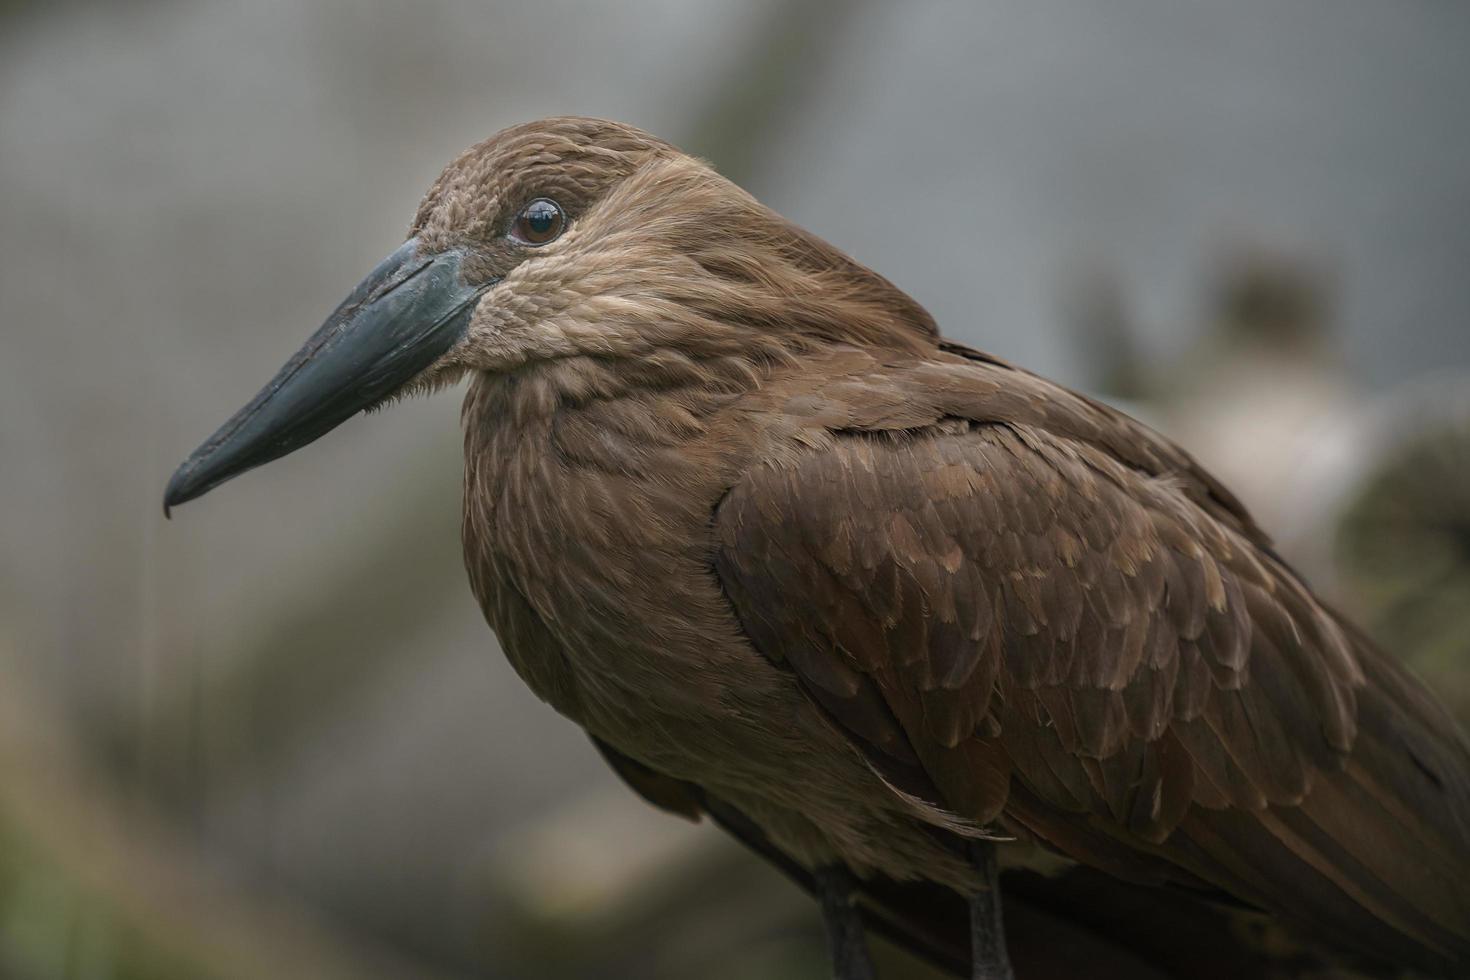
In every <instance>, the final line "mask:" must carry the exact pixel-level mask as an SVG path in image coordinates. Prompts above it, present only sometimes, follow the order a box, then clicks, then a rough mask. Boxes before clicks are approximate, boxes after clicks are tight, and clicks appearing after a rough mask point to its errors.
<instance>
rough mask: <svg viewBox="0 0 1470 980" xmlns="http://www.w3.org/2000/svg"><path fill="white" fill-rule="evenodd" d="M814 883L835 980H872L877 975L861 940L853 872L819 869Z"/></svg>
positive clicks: (861, 931) (844, 869)
mask: <svg viewBox="0 0 1470 980" xmlns="http://www.w3.org/2000/svg"><path fill="white" fill-rule="evenodd" d="M816 882H817V895H818V897H819V898H821V900H822V919H823V921H824V922H825V923H826V925H827V940H828V942H829V943H830V945H831V947H832V976H833V977H834V978H835V980H874V978H875V976H876V974H874V973H873V961H872V959H870V958H869V956H868V944H867V941H866V940H865V939H864V938H863V919H862V916H861V915H860V914H859V913H858V910H857V900H856V892H857V882H856V880H854V878H853V876H852V872H851V871H849V870H847V868H845V867H842V866H840V865H833V866H830V867H826V868H819V869H817V872H816Z"/></svg>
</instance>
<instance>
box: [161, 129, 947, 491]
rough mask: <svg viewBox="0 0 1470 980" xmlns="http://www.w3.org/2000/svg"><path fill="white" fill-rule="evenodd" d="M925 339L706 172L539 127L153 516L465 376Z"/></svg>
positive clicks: (633, 141) (779, 222)
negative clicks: (379, 409) (385, 406)
mask: <svg viewBox="0 0 1470 980" xmlns="http://www.w3.org/2000/svg"><path fill="white" fill-rule="evenodd" d="M935 334H936V331H935V328H934V324H933V321H932V320H931V319H930V318H929V316H928V314H927V313H925V312H924V310H923V309H922V308H921V307H920V306H919V305H918V304H917V303H915V302H914V301H913V300H911V299H909V297H908V296H906V295H905V294H904V293H902V292H901V291H899V290H898V289H897V288H895V287H893V286H892V285H891V284H889V283H888V282H887V280H885V279H883V278H882V277H880V276H878V275H876V274H875V273H872V272H870V271H869V270H867V269H865V268H863V267H862V266H860V265H858V264H857V263H856V262H854V261H852V260H851V259H849V258H848V257H847V256H845V255H843V254H842V253H841V252H839V251H838V250H837V249H835V248H833V247H832V246H830V245H828V244H827V243H826V242H824V241H822V240H821V239H819V238H817V237H816V236H814V235H811V234H809V233H808V232H805V231H803V230H802V229H800V228H798V227H797V226H795V225H793V224H791V223H790V222H788V221H786V220H785V219H784V218H782V217H781V216H780V215H778V214H776V213H775V212H773V211H771V210H770V209H768V208H766V207H764V206H763V205H761V204H760V203H759V202H757V201H756V200H755V199H754V198H752V197H751V196H750V195H748V194H746V193H745V192H744V191H742V190H740V189H739V188H738V187H736V186H735V185H734V184H732V183H730V182H729V181H728V180H725V179H724V178H723V177H721V176H720V175H719V174H717V173H716V172H715V171H714V170H713V169H711V168H710V167H709V166H708V165H706V164H705V163H703V162H702V161H699V160H696V159H694V158H692V157H690V156H687V155H685V154H684V153H682V152H680V151H679V150H677V149H675V148H674V147H673V146H670V145H669V144H668V143H665V142H663V141H661V140H659V139H656V138H654V137H652V136H649V135H647V134H645V133H642V132H640V131H638V130H636V129H633V128H632V127H629V126H624V125H621V124H618V123H612V122H606V121H603V120H597V119H580V118H560V119H548V120H542V121H540V122H536V123H530V124H527V125H523V126H517V127H514V128H511V129H507V130H504V131H503V132H501V133H498V134H496V135H495V136H493V137H491V138H490V139H488V140H486V141H484V142H483V143H480V144H477V145H476V146H474V147H471V148H470V149H469V150H468V151H466V152H465V153H464V154H462V155H461V156H460V157H459V158H458V159H456V160H455V161H453V162H452V163H451V164H450V165H449V166H448V167H447V168H446V169H445V170H444V172H443V173H442V174H441V175H440V176H439V179H438V180H436V181H435V182H434V185H433V186H432V187H431V188H430V189H429V191H428V193H427V194H426V195H425V196H424V199H423V201H422V203H421V204H420V205H419V209H418V213H417V214H416V215H415V217H414V220H413V224H412V226H411V227H410V229H409V236H408V239H407V241H405V242H404V243H403V244H402V245H401V246H399V247H398V249H397V250H396V251H394V252H393V254H391V255H390V256H388V258H386V259H384V260H383V261H382V262H381V263H379V265H378V267H377V268H376V269H374V270H373V271H372V272H371V273H369V274H368V276H367V278H366V279H364V280H363V281H362V282H361V283H360V284H359V285H358V286H357V288H356V289H354V290H353V291H352V292H351V293H350V294H349V295H348V297H347V298H346V299H345V300H343V302H342V304H341V305H340V306H338V307H337V309H336V310H335V311H334V312H333V313H332V315H331V316H329V317H328V318H327V320H326V322H325V323H324V324H323V325H322V326H321V327H320V328H319V329H318V330H317V331H316V333H314V334H313V335H312V336H311V338H310V339H309V340H307V342H306V344H305V345H304V346H303V347H302V348H301V349H300V350H299V351H297V352H296V354H295V355H294V356H293V357H292V358H291V359H290V360H289V361H288V362H287V363H286V365H285V366H284V367H283V368H282V369H281V370H280V372H279V373H278V374H277V375H276V377H275V378H274V379H272V380H271V382H270V383H269V384H268V385H266V386H265V388H263V389H262V390H261V391H260V392H259V393H258V394H257V395H256V396H255V397H254V398H253V399H252V400H251V401H250V403H249V404H247V405H246V406H245V407H244V408H242V409H241V410H240V411H239V412H237V413H236V414H235V415H234V417H233V418H231V419H230V420H229V421H228V422H226V423H225V424H224V425H223V426H222V427H221V428H220V429H219V430H218V431H217V432H216V433H215V434H214V435H212V436H210V438H209V439H208V440H207V441H206V442H205V443H204V444H203V445H202V446H200V447H199V448H198V449H196V450H195V451H194V452H193V453H192V454H190V456H189V458H188V459H187V460H185V462H184V464H183V465H182V466H180V467H179V469H178V470H177V471H176V472H175V473H174V475H173V478H172V479H171V480H170V481H169V484H168V489H167V490H166V492H165V495H164V507H165V511H166V510H167V509H168V508H169V507H171V506H173V505H175V504H180V503H183V502H185V501H187V500H192V499H193V498H195V497H198V496H200V495H201V494H203V493H205V492H207V491H208V490H210V489H211V488H213V487H215V486H218V485H219V484H221V483H223V482H224V481H226V480H228V479H230V478H232V477H234V476H237V475H238V474H240V473H243V472H245V471H246V470H249V469H252V468H254V467H256V466H260V465H262V464H264V463H267V462H270V461H271V460H273V459H277V458H279V457H281V456H284V455H285V454H287V453H290V452H292V451H294V450H296V449H298V448H300V447H302V446H304V445H306V444H307V443H309V442H312V441H313V440H315V439H317V438H319V437H320V436H322V435H324V434H325V433H326V432H328V431H329V430H331V429H333V428H335V427H336V426H337V425H338V424H340V423H341V422H343V421H345V420H346V419H348V418H350V417H351V416H353V415H355V414H357V413H358V412H361V411H364V410H366V409H370V408H373V407H376V406H378V405H380V404H382V403H383V402H385V401H389V400H391V399H393V398H396V397H400V396H402V395H404V394H408V393H412V392H415V391H422V390H429V389H433V388H435V387H438V386H440V385H443V384H447V383H450V382H452V381H454V380H456V379H457V378H459V377H460V376H461V375H463V374H464V373H465V372H467V371H479V372H488V373H505V372H511V371H516V370H518V369H521V368H523V367H525V366H527V365H530V364H536V363H542V362H547V361H552V360H557V359H571V358H583V359H586V358H591V359H595V360H597V361H598V362H600V363H603V364H606V365H611V366H612V367H613V368H614V369H616V367H617V366H618V365H620V364H622V365H627V366H628V367H629V368H631V367H632V366H633V365H634V364H637V363H640V362H647V361H649V360H656V359H662V362H663V363H668V362H670V361H672V360H677V361H679V362H681V363H685V364H695V365H697V364H699V363H702V362H710V361H715V360H720V359H730V358H735V357H740V356H749V357H752V358H754V359H755V360H757V361H759V360H761V359H767V360H769V359H779V358H780V357H781V356H782V355H783V353H785V352H793V351H799V350H801V349H804V348H806V347H809V346H812V345H816V344H821V343H833V342H843V343H859V344H873V345H885V346H892V347H914V346H920V345H923V344H926V343H932V339H933V337H934V336H935Z"/></svg>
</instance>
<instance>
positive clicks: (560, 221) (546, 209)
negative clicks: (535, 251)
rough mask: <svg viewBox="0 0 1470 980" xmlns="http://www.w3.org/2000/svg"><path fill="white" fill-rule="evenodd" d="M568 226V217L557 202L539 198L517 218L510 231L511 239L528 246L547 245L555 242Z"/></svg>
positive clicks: (528, 205) (527, 206)
mask: <svg viewBox="0 0 1470 980" xmlns="http://www.w3.org/2000/svg"><path fill="white" fill-rule="evenodd" d="M566 224H567V218H566V215H564V214H562V212H561V208H560V207H558V206H557V203H556V202H555V201H548V200H547V199H546V198H544V197H538V198H537V199H536V200H534V201H532V202H531V203H530V204H527V205H526V206H525V207H524V208H523V209H522V210H521V213H520V214H519V215H517V216H516V223H515V224H514V225H512V226H511V229H510V237H512V238H514V239H515V240H516V241H518V242H524V243H525V244H527V245H545V244H546V243H547V242H550V241H555V240H556V239H557V238H558V237H559V236H560V235H561V232H562V229H563V228H565V227H566Z"/></svg>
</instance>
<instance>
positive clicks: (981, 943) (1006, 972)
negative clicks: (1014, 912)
mask: <svg viewBox="0 0 1470 980" xmlns="http://www.w3.org/2000/svg"><path fill="white" fill-rule="evenodd" d="M970 853H971V856H972V859H973V860H974V862H975V868H976V870H978V871H979V872H980V877H981V879H982V881H983V883H984V885H985V890H984V891H979V892H976V893H975V894H974V895H973V896H971V897H970V976H971V978H972V980H1015V974H1014V973H1013V972H1011V960H1010V956H1009V955H1007V953H1006V934H1005V926H1004V924H1003V923H1002V921H1001V914H1000V864H999V862H998V861H997V859H996V854H995V843H994V842H993V841H988V840H977V841H972V842H971V852H970Z"/></svg>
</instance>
